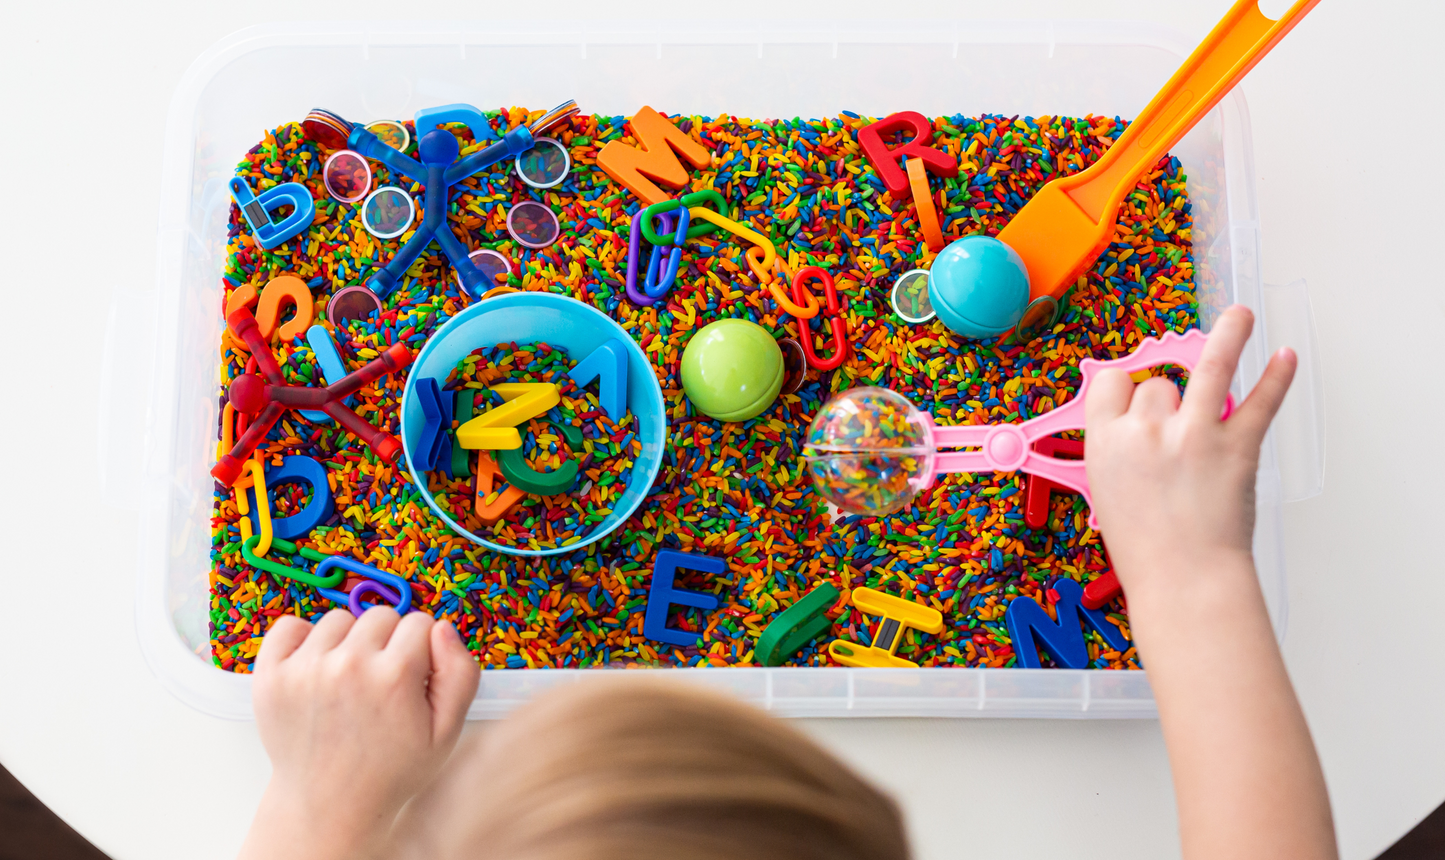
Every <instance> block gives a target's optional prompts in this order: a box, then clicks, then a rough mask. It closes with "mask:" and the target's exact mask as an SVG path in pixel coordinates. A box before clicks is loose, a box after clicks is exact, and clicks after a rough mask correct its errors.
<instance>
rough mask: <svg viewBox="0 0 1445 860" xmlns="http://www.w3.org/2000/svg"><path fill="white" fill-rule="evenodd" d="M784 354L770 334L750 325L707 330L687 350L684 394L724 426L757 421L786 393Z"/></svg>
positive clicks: (721, 324) (724, 324) (721, 323)
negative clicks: (779, 395)
mask: <svg viewBox="0 0 1445 860" xmlns="http://www.w3.org/2000/svg"><path fill="white" fill-rule="evenodd" d="M783 376H784V368H783V351H782V350H781V349H779V348H778V342H777V341H776V340H774V339H773V336H772V335H770V334H768V330H767V329H765V328H763V327H762V326H760V325H758V324H757V323H754V322H748V321H747V320H731V319H729V320H718V321H717V322H714V323H709V324H708V325H706V326H703V328H702V329H701V330H699V331H698V333H697V334H695V335H693V336H692V340H690V341H688V343H687V348H686V349H684V350H683V351H682V390H683V391H684V392H686V393H687V398H688V399H689V400H691V401H692V405H694V406H696V407H697V408H698V410H699V411H701V412H702V413H703V414H705V415H709V416H711V417H713V418H716V419H717V420H719V421H746V420H748V419H749V418H756V417H757V416H759V415H761V414H763V412H764V411H765V410H766V409H767V408H768V407H769V406H771V405H773V401H774V400H776V399H778V392H779V391H781V390H782V389H783Z"/></svg>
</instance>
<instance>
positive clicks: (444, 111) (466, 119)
mask: <svg viewBox="0 0 1445 860" xmlns="http://www.w3.org/2000/svg"><path fill="white" fill-rule="evenodd" d="M414 119H415V120H416V139H417V140H421V139H422V138H423V137H426V135H427V133H428V132H433V131H436V130H437V129H439V128H441V127H442V126H444V125H446V124H447V123H449V122H459V123H461V124H462V125H465V126H466V127H467V128H469V129H471V130H472V137H473V138H474V139H476V140H496V138H497V135H496V132H494V131H492V126H491V125H490V124H489V123H488V122H487V115H486V114H484V113H482V112H481V111H479V110H477V109H476V108H474V107H472V106H471V105H469V104H462V103H460V102H459V103H457V104H454V105H439V106H437V107H429V108H422V109H421V110H419V111H417V112H416V116H415V117H414Z"/></svg>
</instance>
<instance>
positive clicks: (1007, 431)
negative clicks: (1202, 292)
mask: <svg viewBox="0 0 1445 860" xmlns="http://www.w3.org/2000/svg"><path fill="white" fill-rule="evenodd" d="M1208 340H1209V336H1208V335H1206V334H1205V333H1204V332H1202V331H1200V330H1199V329H1191V330H1190V331H1188V332H1186V333H1185V334H1178V333H1176V332H1169V333H1168V334H1166V335H1164V336H1163V337H1162V338H1153V337H1151V338H1146V339H1145V340H1144V342H1143V343H1141V344H1139V348H1138V349H1136V350H1134V351H1133V352H1132V353H1130V354H1129V355H1126V356H1124V357H1123V358H1116V359H1112V360H1110V361H1099V360H1098V359H1095V358H1086V359H1084V360H1083V361H1082V362H1080V363H1079V370H1080V371H1082V372H1083V375H1084V379H1083V382H1082V383H1081V384H1080V385H1079V393H1078V394H1077V395H1075V396H1074V399H1073V400H1070V401H1069V402H1068V403H1065V404H1064V405H1062V406H1060V407H1058V408H1057V409H1053V410H1050V411H1049V412H1046V413H1044V414H1043V415H1040V416H1038V417H1036V418H1030V419H1029V420H1028V421H1025V422H1023V423H1022V424H972V425H967V424H965V425H960V426H954V427H939V426H938V425H936V424H934V423H933V419H932V418H930V417H929V416H927V415H925V416H924V417H925V418H928V425H929V427H931V428H932V430H933V446H934V448H935V449H943V448H977V449H978V450H976V451H943V450H939V451H938V454H937V455H936V456H935V458H934V463H933V471H934V475H935V476H937V475H945V474H950V473H953V472H988V471H995V472H1018V471H1022V472H1027V473H1029V474H1030V475H1038V476H1039V477H1041V478H1046V479H1048V480H1050V481H1053V482H1054V483H1056V484H1060V485H1062V486H1065V487H1068V488H1069V489H1071V490H1076V491H1078V492H1079V493H1081V494H1083V496H1084V501H1085V502H1086V503H1087V502H1089V477H1088V474H1087V472H1086V471H1085V469H1084V461H1083V460H1062V459H1059V458H1056V457H1049V456H1046V455H1044V454H1040V453H1038V452H1037V451H1035V450H1034V447H1033V446H1034V443H1035V442H1037V441H1039V440H1040V439H1046V438H1048V437H1050V436H1053V435H1054V434H1056V433H1062V432H1064V431H1065V430H1082V429H1084V398H1085V397H1087V396H1088V394H1089V383H1090V382H1091V381H1092V380H1093V378H1094V374H1096V373H1098V372H1099V371H1101V370H1108V369H1111V368H1113V369H1118V370H1123V371H1125V372H1127V373H1137V372H1138V371H1141V370H1148V369H1149V368H1152V367H1158V366H1159V365H1161V364H1177V365H1179V366H1180V367H1183V368H1185V369H1187V370H1193V369H1194V365H1195V364H1196V363H1197V362H1198V361H1199V355H1200V353H1201V352H1202V351H1203V350H1204V344H1205V342H1206V341H1208ZM1233 409H1234V400H1233V398H1231V397H1226V399H1225V402H1224V414H1223V415H1222V416H1220V418H1221V420H1223V419H1225V418H1228V417H1229V414H1230V412H1232V411H1233ZM1089 525H1090V526H1091V527H1096V526H1097V524H1096V523H1095V522H1094V514H1093V511H1092V509H1091V510H1090V513H1089Z"/></svg>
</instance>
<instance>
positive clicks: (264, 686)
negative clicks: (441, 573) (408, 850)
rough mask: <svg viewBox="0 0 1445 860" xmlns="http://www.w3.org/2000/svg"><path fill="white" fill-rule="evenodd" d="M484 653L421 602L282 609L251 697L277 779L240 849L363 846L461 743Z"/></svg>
mask: <svg viewBox="0 0 1445 860" xmlns="http://www.w3.org/2000/svg"><path fill="white" fill-rule="evenodd" d="M478 680H479V673H478V670H477V664H476V662H475V661H474V660H473V659H472V656H471V654H470V653H468V652H467V649H466V646H464V645H463V644H462V642H461V639H460V638H459V637H458V636H457V632H456V629H455V628H454V627H452V626H451V625H450V624H448V623H445V622H437V621H435V620H433V619H432V618H431V616H429V615H427V614H426V613H424V612H412V613H409V614H408V615H406V616H405V617H400V616H398V615H397V614H396V612H395V611H394V610H392V609H389V608H385V607H377V608H373V609H369V610H367V611H366V613H365V614H363V615H362V616H361V618H358V619H354V618H353V617H352V615H351V613H350V612H348V611H347V610H345V609H335V610H332V611H331V612H328V613H327V614H326V615H325V616H324V617H323V618H322V619H321V620H320V621H319V622H317V624H316V625H315V626H314V627H313V626H312V625H310V624H308V623H306V622H305V621H303V620H301V619H300V618H297V617H295V616H290V615H283V616H281V617H280V618H277V619H276V623H275V624H274V625H273V626H272V627H271V629H270V631H268V632H267V634H266V638H265V641H264V642H262V644H261V651H260V653H259V654H257V656H256V675H255V684H254V688H253V691H252V698H253V701H254V703H255V709H256V726H257V729H258V730H259V732H260V735H261V742H262V743H263V744H264V745H265V746H266V752H267V754H268V755H270V757H271V766H272V775H271V782H270V784H269V785H268V786H267V788H266V795H265V797H264V798H263V799H262V801H261V808H260V810H259V811H258V812H257V814H256V821H255V823H254V824H253V825H252V828H251V832H250V834H249V835H248V836H247V838H246V844H245V846H244V847H243V849H242V851H241V856H242V857H243V858H246V857H266V858H280V857H286V856H291V855H294V856H297V857H307V858H309V860H316V858H324V857H365V856H372V855H373V854H376V853H379V852H380V851H382V850H384V848H385V842H386V837H387V833H388V831H389V830H390V827H391V824H392V822H393V821H394V820H395V818H396V814H397V812H398V811H400V809H401V807H402V805H403V804H404V803H406V801H407V800H408V799H409V798H410V797H411V796H412V795H413V794H415V793H416V792H417V791H418V790H419V789H421V788H422V787H423V786H424V785H425V784H426V783H427V782H428V781H430V780H431V778H432V777H433V776H435V775H436V773H437V771H438V769H440V767H441V765H442V763H443V762H444V761H445V760H446V758H447V756H448V755H449V754H450V753H451V750H452V747H453V746H455V745H456V741H457V736H458V735H459V734H460V733H461V730H462V725H463V723H464V722H465V719H466V712H467V705H468V703H469V702H471V699H472V696H473V695H474V694H475V693H476V690H477V683H478Z"/></svg>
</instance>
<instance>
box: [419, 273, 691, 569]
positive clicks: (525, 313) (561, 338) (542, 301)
mask: <svg viewBox="0 0 1445 860" xmlns="http://www.w3.org/2000/svg"><path fill="white" fill-rule="evenodd" d="M613 338H617V339H619V340H621V341H622V342H623V343H625V344H627V349H628V361H627V407H628V408H629V409H631V410H632V414H633V415H635V416H636V417H637V421H638V425H639V426H638V439H639V440H640V441H641V442H642V453H640V454H639V455H638V456H637V458H636V460H634V461H633V465H632V471H631V472H630V473H629V474H628V476H627V491H626V492H625V493H623V494H622V498H621V499H620V500H619V501H618V503H617V506H616V507H615V508H613V510H612V515H611V516H609V517H608V518H607V519H605V520H603V521H602V522H600V523H598V524H597V526H596V527H595V528H594V529H593V530H592V533H591V534H590V535H588V536H587V537H585V538H583V539H582V540H579V541H577V542H576V543H571V544H568V545H566V546H563V547H558V548H557V549H519V548H517V547H510V546H503V545H502V544H499V543H496V542H494V541H489V540H487V539H486V538H483V537H480V536H478V535H475V534H472V533H471V532H469V531H467V530H466V529H464V528H462V526H461V524H460V523H458V522H456V521H455V520H453V519H452V518H451V516H450V515H449V514H447V513H446V512H445V511H443V510H442V509H441V508H440V507H439V506H438V505H437V503H436V500H435V499H433V498H432V494H431V493H430V492H429V491H428V490H427V484H426V473H424V472H418V471H417V468H416V465H415V464H414V463H413V461H412V449H413V447H414V446H415V445H416V444H417V437H418V436H420V435H421V431H422V428H423V427H424V426H425V424H426V419H425V418H424V417H423V415H422V411H421V404H420V402H419V401H418V400H417V396H416V385H415V384H414V383H415V382H416V380H418V379H421V378H424V377H428V376H430V377H435V378H436V379H437V381H438V382H445V381H446V378H447V375H448V374H450V373H451V372H452V368H454V367H456V365H457V362H458V361H460V360H461V359H462V357H463V356H466V355H467V354H469V353H470V352H471V351H472V350H474V349H477V348H479V347H484V346H494V345H496V344H499V343H510V342H512V341H516V342H517V343H518V344H519V345H520V344H529V343H536V342H537V341H543V342H545V343H547V344H549V345H551V346H559V347H561V348H563V349H565V350H567V353H568V355H570V356H571V357H572V360H573V361H574V362H575V361H581V360H582V359H584V358H586V357H587V356H588V355H589V354H590V353H591V352H592V351H593V350H594V349H596V348H597V347H599V346H601V345H602V344H603V343H605V342H607V341H609V340H611V339H613ZM666 440H667V410H666V409H665V408H664V407H663V404H662V386H660V385H658V384H657V377H656V376H654V375H653V372H652V364H651V363H650V362H649V361H648V360H647V356H646V355H645V354H643V352H642V349H641V348H640V347H639V346H638V345H637V341H635V340H633V339H632V336H631V335H629V334H628V333H627V332H626V331H624V330H623V328H622V326H620V325H618V324H617V323H616V322H615V321H613V320H612V319H611V318H610V317H608V316H607V315H606V314H604V313H602V312H601V311H599V310H597V309H596V308H594V307H592V306H590V305H584V304H582V303H581V302H579V301H577V300H576V299H573V298H569V297H567V296H559V295H555V294H553V293H530V292H528V293H507V294H505V295H501V296H495V297H493V298H490V299H487V300H485V301H482V302H478V303H476V304H474V305H472V306H471V307H469V308H467V309H466V310H464V311H462V312H461V313H459V314H457V315H456V316H454V317H452V318H451V320H449V321H448V322H447V324H446V325H444V326H442V327H441V328H440V329H438V330H437V332H436V334H434V335H432V336H431V338H430V339H429V340H427V342H426V345H425V346H423V347H422V349H421V354H420V355H418V356H417V357H416V361H415V362H414V363H413V364H412V366H411V372H410V373H409V374H408V375H407V379H406V388H405V389H404V390H403V391H402V398H401V445H402V450H403V451H404V452H405V453H406V468H407V469H408V470H409V471H410V472H411V477H412V480H413V481H414V482H415V483H416V486H417V488H418V489H419V490H421V494H422V497H423V498H425V499H426V503H427V505H429V506H430V507H431V509H432V511H433V512H434V513H436V515H437V516H439V517H441V518H442V521H443V522H445V523H446V524H447V525H448V526H450V527H451V529H452V531H454V532H456V533H457V534H459V535H465V536H466V537H467V538H468V539H470V540H473V541H475V542H477V543H479V544H481V545H482V546H484V547H487V548H488V549H494V550H497V551H498V552H505V553H510V554H512V555H557V554H558V553H564V552H573V551H575V550H578V549H581V548H582V547H584V546H587V545H588V544H590V543H592V542H593V541H596V540H600V539H601V538H602V537H604V536H605V535H607V534H609V533H611V532H612V530H613V529H615V528H617V527H618V526H619V525H621V524H622V521H623V520H626V519H627V518H628V517H630V516H632V512H633V511H635V510H637V506H638V505H640V504H641V503H642V499H643V497H644V496H646V495H647V491H648V490H649V489H650V488H651V487H652V482H653V481H654V480H656V478H657V470H658V469H660V468H661V467H662V452H663V446H664V444H665V443H666Z"/></svg>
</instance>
